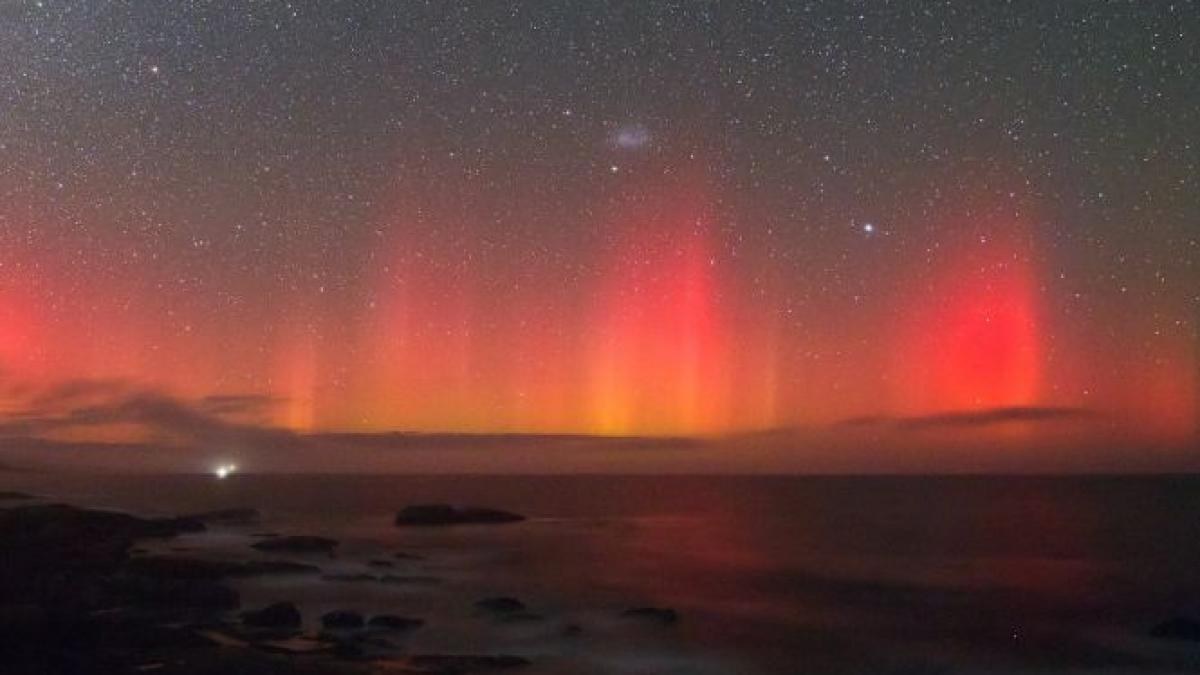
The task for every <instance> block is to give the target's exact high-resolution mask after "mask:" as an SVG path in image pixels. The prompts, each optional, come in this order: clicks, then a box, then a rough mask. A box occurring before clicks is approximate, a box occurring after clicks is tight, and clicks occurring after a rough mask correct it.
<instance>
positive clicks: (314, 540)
mask: <svg viewBox="0 0 1200 675" xmlns="http://www.w3.org/2000/svg"><path fill="white" fill-rule="evenodd" d="M337 545H338V543H337V541H335V540H333V539H326V538H325V537H311V536H303V535H297V536H290V537H276V538H274V539H266V540H264V541H259V542H255V543H253V544H251V546H252V547H253V548H256V549H258V550H260V551H284V552H287V553H332V552H333V549H335V548H337Z"/></svg>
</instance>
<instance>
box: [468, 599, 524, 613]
mask: <svg viewBox="0 0 1200 675" xmlns="http://www.w3.org/2000/svg"><path fill="white" fill-rule="evenodd" d="M475 606H476V607H478V608H479V609H482V610H484V611H487V612H494V613H496V614H512V613H514V612H524V611H525V603H523V602H521V601H520V600H518V599H516V598H508V597H498V598H484V599H483V600H480V601H478V602H476V603H475Z"/></svg>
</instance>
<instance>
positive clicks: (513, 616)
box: [498, 612, 546, 623]
mask: <svg viewBox="0 0 1200 675" xmlns="http://www.w3.org/2000/svg"><path fill="white" fill-rule="evenodd" d="M498 620H499V621H500V623H538V622H539V621H545V620H546V617H544V616H542V615H541V614H534V613H533V612H511V613H506V614H502V615H501V616H499V617H498Z"/></svg>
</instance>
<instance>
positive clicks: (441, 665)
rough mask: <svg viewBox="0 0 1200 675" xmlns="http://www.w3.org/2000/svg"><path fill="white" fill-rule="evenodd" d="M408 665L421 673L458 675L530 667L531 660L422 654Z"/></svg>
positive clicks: (412, 658) (410, 658)
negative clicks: (459, 674)
mask: <svg viewBox="0 0 1200 675" xmlns="http://www.w3.org/2000/svg"><path fill="white" fill-rule="evenodd" d="M408 663H409V665H411V666H412V667H414V668H417V669H418V670H419V671H421V672H426V673H435V674H437V675H456V674H458V673H473V672H476V671H480V670H504V669H508V668H521V667H524V666H528V665H530V662H529V659H526V658H524V657H521V656H511V655H507V654H501V655H496V656H466V655H446V654H422V655H418V656H412V657H409V659H408Z"/></svg>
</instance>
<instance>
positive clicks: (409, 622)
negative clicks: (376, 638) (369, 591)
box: [367, 614, 425, 630]
mask: <svg viewBox="0 0 1200 675" xmlns="http://www.w3.org/2000/svg"><path fill="white" fill-rule="evenodd" d="M424 625H425V621H424V620H422V619H410V618H408V617H405V616H396V615H395V614H378V615H376V616H373V617H371V620H370V621H368V622H367V626H369V627H371V628H380V629H384V630H415V629H417V628H420V627H421V626H424Z"/></svg>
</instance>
